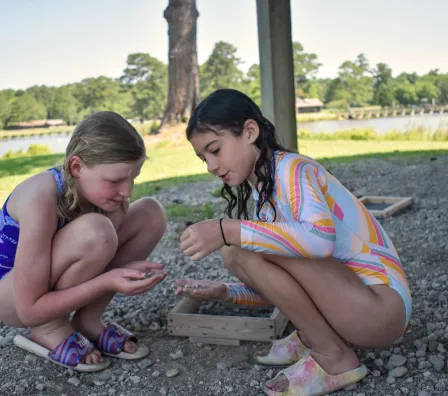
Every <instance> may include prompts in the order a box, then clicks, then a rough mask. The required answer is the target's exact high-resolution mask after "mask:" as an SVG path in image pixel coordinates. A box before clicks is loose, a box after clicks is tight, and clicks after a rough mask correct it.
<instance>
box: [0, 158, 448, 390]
mask: <svg viewBox="0 0 448 396" xmlns="http://www.w3.org/2000/svg"><path fill="white" fill-rule="evenodd" d="M325 165H326V166H328V165H329V164H325ZM330 168H331V171H332V172H333V174H334V175H335V176H336V177H338V178H339V179H340V180H342V181H343V182H344V183H345V184H346V186H347V187H348V188H349V189H350V190H352V191H353V192H354V193H355V194H356V195H357V196H361V195H397V196H412V197H414V199H415V200H414V204H413V207H412V209H410V210H407V211H405V212H402V213H401V214H399V215H397V216H395V217H393V218H391V219H388V220H384V221H382V223H383V224H384V226H385V229H386V230H387V232H388V233H389V235H390V236H391V238H392V240H393V241H394V243H395V245H396V247H397V249H398V251H399V252H400V255H401V259H402V261H403V263H404V267H405V271H406V273H407V276H408V278H409V281H410V286H411V291H412V294H413V302H414V312H413V315H412V320H411V324H410V326H409V328H408V329H407V331H406V333H405V334H404V336H403V337H402V338H401V339H400V340H398V341H397V342H396V343H395V344H394V345H393V346H392V347H391V348H390V349H388V350H368V351H358V352H359V356H360V358H361V361H362V362H363V363H364V364H366V365H367V367H368V368H369V370H370V373H369V375H368V376H367V377H366V378H365V379H364V380H363V381H361V383H358V384H356V385H353V386H351V387H349V388H348V389H347V388H346V389H344V390H341V391H339V392H336V393H335V395H336V396H337V395H341V396H342V395H344V396H345V395H347V396H348V395H353V396H365V395H388V396H389V395H390V396H395V395H418V396H428V395H448V375H447V372H448V370H447V367H446V358H447V352H446V348H448V323H447V322H448V309H447V307H448V303H447V301H448V290H447V284H448V283H447V281H448V265H447V262H446V253H447V248H446V245H445V243H446V238H447V235H448V222H446V221H443V219H447V215H446V208H447V207H448V198H447V197H448V183H447V180H448V178H447V177H446V174H445V172H446V169H448V157H438V158H412V159H410V158H408V159H391V160H382V159H372V160H365V161H358V162H355V163H351V164H348V165H334V164H333V166H332V165H331V163H330ZM443 180H445V182H443ZM219 184H220V183H219V182H203V183H196V184H189V185H185V186H182V187H173V188H166V189H163V190H160V191H158V192H157V195H156V197H157V198H158V199H160V200H161V201H162V202H163V203H165V204H169V203H173V200H175V201H174V202H175V203H183V204H188V205H190V204H200V203H205V202H211V203H213V205H214V206H216V207H217V206H220V199H219V198H213V197H212V195H211V192H212V191H214V190H215V189H216V188H217V187H218V186H219ZM443 213H445V215H444V214H443ZM184 228H185V219H182V220H178V221H170V223H169V226H168V231H167V233H166V234H165V236H164V238H163V239H162V241H161V243H160V244H159V246H158V247H157V249H156V250H155V251H154V253H153V254H152V256H151V259H152V260H154V261H159V262H162V263H164V264H165V265H166V266H167V267H168V269H169V271H170V275H169V277H168V279H167V280H166V281H165V282H164V283H163V284H161V285H159V286H157V288H155V289H154V290H153V291H151V292H150V293H149V294H147V295H144V296H137V297H132V298H123V297H122V296H117V297H116V298H115V300H114V301H113V302H112V303H111V305H110V306H109V308H108V310H107V312H106V313H105V319H106V320H107V321H116V322H117V323H119V324H121V325H123V326H127V327H128V328H129V329H131V330H132V331H134V332H135V333H136V334H137V335H139V336H140V338H141V341H142V342H144V343H146V344H147V345H149V346H150V349H151V353H150V355H149V357H148V358H147V359H144V360H141V361H138V362H129V361H128V362H126V361H122V360H113V361H112V364H111V366H110V367H109V368H108V369H106V370H105V371H103V372H100V373H96V374H79V373H76V372H74V371H72V370H66V369H63V368H60V367H58V366H56V365H54V364H51V363H49V362H45V361H44V360H42V359H40V358H37V357H35V356H33V355H29V354H26V353H25V352H22V351H21V350H20V349H18V348H16V347H15V346H13V345H12V338H13V337H14V335H15V334H17V333H18V332H21V333H24V331H22V330H20V331H17V330H16V329H13V328H10V327H8V326H6V325H4V324H2V323H1V322H0V378H1V380H0V395H57V396H60V395H63V394H65V395H97V396H102V395H123V396H125V395H126V396H127V395H129V396H130V395H132V396H139V395H142V396H143V395H145V396H146V395H170V396H183V395H198V396H210V395H226V394H228V395H241V396H250V395H262V394H263V393H262V391H261V388H262V387H263V384H264V383H265V381H266V380H268V379H269V378H272V377H273V376H274V375H275V373H276V370H272V369H267V368H263V367H260V366H258V365H255V364H254V363H253V361H252V358H251V356H252V354H253V352H254V350H255V349H256V348H259V347H260V346H261V345H262V344H261V343H255V342H243V343H242V344H241V346H240V347H231V346H217V345H205V344H204V345H201V344H192V343H190V342H189V341H188V340H186V339H185V338H181V337H170V336H169V335H168V334H167V329H166V315H167V313H168V312H169V311H170V310H171V309H172V307H173V306H174V304H175V302H176V297H175V296H174V294H173V286H172V284H173V280H174V279H175V278H177V277H191V278H204V279H220V280H225V281H228V280H231V279H232V278H231V277H230V275H229V273H228V272H227V271H226V270H224V269H223V268H222V265H221V262H220V258H219V255H218V254H214V255H212V256H210V257H208V258H206V259H204V260H202V261H201V262H199V263H194V262H192V261H190V260H189V259H186V258H184V257H183V256H182V254H181V251H180V249H179V245H178V239H179V235H180V233H181V232H182V230H183V229H184ZM290 329H291V327H290V326H289V327H288V329H287V330H290ZM285 334H286V333H285Z"/></svg>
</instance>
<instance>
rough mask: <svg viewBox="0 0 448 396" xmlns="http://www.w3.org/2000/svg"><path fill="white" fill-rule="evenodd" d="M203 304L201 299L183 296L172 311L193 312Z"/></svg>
mask: <svg viewBox="0 0 448 396" xmlns="http://www.w3.org/2000/svg"><path fill="white" fill-rule="evenodd" d="M200 306H201V301H199V300H192V299H190V298H185V297H183V298H182V299H181V300H180V301H179V302H178V303H177V304H176V306H175V307H174V308H173V309H172V310H171V312H170V313H193V312H196V311H197V310H198V309H199V307H200Z"/></svg>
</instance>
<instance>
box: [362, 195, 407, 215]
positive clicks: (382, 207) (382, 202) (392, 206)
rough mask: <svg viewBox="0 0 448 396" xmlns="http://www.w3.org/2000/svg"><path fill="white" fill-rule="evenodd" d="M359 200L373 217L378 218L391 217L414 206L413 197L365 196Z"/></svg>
mask: <svg viewBox="0 0 448 396" xmlns="http://www.w3.org/2000/svg"><path fill="white" fill-rule="evenodd" d="M359 200H360V201H361V202H362V203H363V204H364V206H365V207H366V208H367V210H368V211H369V212H370V213H372V215H373V216H375V217H378V218H386V217H391V216H392V215H394V214H396V213H397V212H398V211H400V210H403V209H405V208H407V207H408V206H411V205H412V198H411V197H377V196H364V197H361V198H359ZM369 207H370V208H369Z"/></svg>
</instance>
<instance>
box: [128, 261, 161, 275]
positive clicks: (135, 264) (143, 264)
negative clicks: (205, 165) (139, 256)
mask: <svg viewBox="0 0 448 396" xmlns="http://www.w3.org/2000/svg"><path fill="white" fill-rule="evenodd" d="M125 268H131V269H135V270H137V271H141V272H144V273H145V274H146V273H148V272H155V273H157V272H163V270H164V269H165V266H164V265H163V264H159V263H153V262H150V261H146V260H142V261H131V262H130V263H127V264H126V265H125Z"/></svg>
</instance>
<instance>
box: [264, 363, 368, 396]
mask: <svg viewBox="0 0 448 396" xmlns="http://www.w3.org/2000/svg"><path fill="white" fill-rule="evenodd" d="M367 373H368V370H367V368H366V366H364V365H362V366H360V367H358V368H355V369H353V370H350V371H347V372H345V373H342V374H337V375H330V374H328V373H327V372H325V371H324V369H323V368H322V367H321V366H320V365H319V364H318V363H317V362H316V361H315V360H314V359H313V357H312V356H311V355H309V356H307V357H305V358H303V359H302V360H299V361H298V362H297V363H295V364H293V365H292V366H290V367H288V368H287V369H285V370H282V371H280V372H279V373H278V374H277V375H276V376H275V378H273V379H272V380H270V381H268V382H267V383H266V386H265V387H264V392H265V393H266V394H267V395H268V396H321V395H327V394H328V393H331V392H334V391H337V390H338V389H342V388H345V387H346V386H348V385H350V384H354V383H355V382H358V381H361V380H362V379H363V378H364V377H365V376H366V375H367ZM280 376H285V377H286V379H287V380H288V388H287V390H285V391H283V392H280V391H275V390H273V389H272V388H273V387H274V386H273V385H274V384H275V383H276V382H277V381H278V379H279V378H280Z"/></svg>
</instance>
